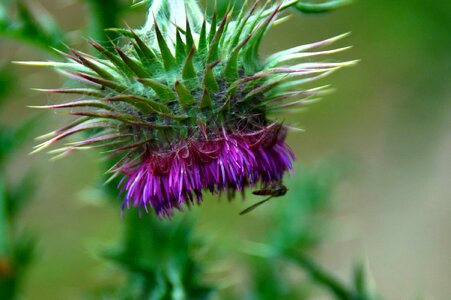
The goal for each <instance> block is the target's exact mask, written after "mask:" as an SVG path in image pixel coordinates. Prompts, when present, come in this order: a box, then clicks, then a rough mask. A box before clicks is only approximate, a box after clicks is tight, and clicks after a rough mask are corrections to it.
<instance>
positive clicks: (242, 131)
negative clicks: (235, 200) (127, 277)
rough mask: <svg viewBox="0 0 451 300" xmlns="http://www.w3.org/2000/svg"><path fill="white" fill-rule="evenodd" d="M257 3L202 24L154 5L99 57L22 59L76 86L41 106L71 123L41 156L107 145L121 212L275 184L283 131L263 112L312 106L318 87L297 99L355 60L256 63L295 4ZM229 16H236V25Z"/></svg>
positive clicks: (185, 10) (291, 58)
mask: <svg viewBox="0 0 451 300" xmlns="http://www.w3.org/2000/svg"><path fill="white" fill-rule="evenodd" d="M258 2H259V1H255V2H254V3H251V4H250V5H246V4H245V5H244V6H243V7H246V8H247V9H239V10H238V9H234V8H231V9H229V10H228V11H227V12H226V13H225V15H224V17H223V18H221V19H218V17H217V14H216V13H214V14H213V16H212V17H211V18H207V17H205V16H204V14H202V13H201V12H200V9H199V6H198V5H197V3H196V2H195V1H186V2H185V1H180V0H176V1H167V0H166V1H165V0H160V1H153V2H152V4H151V7H150V10H149V15H148V21H147V23H146V25H145V26H144V27H143V28H142V29H140V30H136V31H134V30H131V29H128V30H125V29H120V30H119V29H118V30H116V32H117V33H119V34H121V35H122V38H121V39H120V41H119V42H118V43H116V44H115V43H112V46H111V47H104V46H102V45H100V44H99V43H97V42H95V41H89V43H90V44H91V45H92V47H94V48H95V49H96V50H97V51H98V52H99V56H98V57H97V56H92V55H89V54H86V53H83V52H80V51H76V50H72V49H69V50H70V52H71V54H67V53H62V52H61V54H62V55H63V56H64V57H65V58H67V59H68V60H69V61H68V62H46V63H36V62H28V64H31V65H47V66H52V67H55V68H57V69H58V70H59V71H60V73H62V74H63V75H65V76H67V77H69V78H71V79H74V80H77V81H78V82H80V83H81V84H82V87H80V88H69V89H55V90H47V91H49V92H51V93H63V94H77V95H82V98H81V99H78V100H76V101H72V102H67V103H63V104H56V105H48V106H45V108H52V109H68V108H69V109H71V111H70V112H69V114H71V115H73V116H77V118H76V119H75V120H73V121H72V122H71V123H70V124H68V125H67V126H65V127H63V128H60V129H58V130H56V131H53V132H51V133H50V134H48V135H45V136H44V138H46V139H47V141H45V142H44V143H42V144H40V145H38V146H37V147H36V150H35V151H40V150H42V149H45V148H47V147H48V146H51V145H53V144H54V143H56V142H58V141H59V140H61V139H63V138H66V137H68V136H70V135H73V134H76V133H80V132H87V133H88V134H87V135H84V137H85V139H82V140H80V141H78V142H72V143H68V144H66V146H65V147H63V148H60V149H57V150H53V151H51V153H53V154H56V155H57V157H61V156H64V155H66V154H68V153H71V152H73V151H75V150H84V149H96V148H106V149H107V150H108V152H109V153H110V154H111V155H113V156H118V157H119V159H118V161H117V163H116V164H114V166H113V167H112V168H111V170H110V172H112V174H113V176H118V175H120V176H122V177H123V178H122V180H121V181H120V185H119V188H120V189H121V190H122V192H123V193H124V194H125V196H124V201H123V206H127V207H128V206H134V207H138V208H144V209H145V210H146V211H148V210H149V208H151V209H153V210H154V211H155V212H156V214H157V215H159V216H170V215H171V214H172V211H173V209H174V208H178V209H180V208H181V207H182V206H183V205H184V204H186V205H191V204H192V203H194V202H196V201H197V202H198V203H200V202H201V200H202V193H203V191H205V190H209V191H210V192H211V193H214V194H221V193H222V192H227V194H228V196H229V198H232V197H233V196H234V194H235V192H236V191H243V189H244V188H245V187H248V186H256V185H261V186H263V187H267V186H270V185H271V184H274V183H276V182H280V181H281V180H282V177H283V176H284V173H286V172H287V171H288V170H290V169H291V168H292V161H293V160H294V159H295V156H294V154H293V153H292V151H291V150H290V149H289V147H288V146H287V145H286V144H285V137H286V132H287V127H286V126H284V125H282V124H281V123H280V122H279V121H271V120H270V119H268V114H271V113H280V112H284V111H288V110H292V109H293V108H296V107H298V106H304V105H306V104H308V103H310V102H313V101H315V99H317V97H318V96H320V95H321V94H322V93H324V91H325V90H324V88H316V89H309V90H301V89H300V88H299V85H301V84H303V83H307V82H311V81H314V80H317V79H320V78H322V77H324V76H326V75H328V74H330V73H331V72H333V71H335V70H337V69H339V68H341V67H343V66H347V65H351V64H352V63H353V62H345V63H330V62H327V63H322V62H305V61H304V62H303V60H305V59H306V58H308V59H310V58H311V57H315V56H321V55H327V54H333V53H336V52H339V51H342V50H345V49H347V48H340V49H334V50H326V51H316V52H315V51H311V50H312V49H316V48H320V47H324V46H328V45H330V44H332V43H333V42H335V41H337V40H339V39H341V38H342V37H344V36H345V35H340V36H337V37H335V38H331V39H328V40H325V41H321V42H317V43H313V44H309V45H303V46H299V47H295V48H292V49H288V50H285V51H281V52H278V53H276V54H273V55H271V56H270V57H268V58H267V59H266V60H260V59H259V55H258V51H259V46H260V43H261V41H262V38H263V37H264V35H265V33H266V32H267V31H268V29H269V28H270V27H271V26H272V25H273V24H275V23H276V22H277V17H278V15H279V14H280V12H282V11H284V10H286V9H287V8H289V7H290V6H292V5H293V4H296V2H297V1H288V2H287V1H282V2H280V3H278V4H274V3H273V2H272V1H265V4H263V5H259V4H258ZM234 16H235V17H234Z"/></svg>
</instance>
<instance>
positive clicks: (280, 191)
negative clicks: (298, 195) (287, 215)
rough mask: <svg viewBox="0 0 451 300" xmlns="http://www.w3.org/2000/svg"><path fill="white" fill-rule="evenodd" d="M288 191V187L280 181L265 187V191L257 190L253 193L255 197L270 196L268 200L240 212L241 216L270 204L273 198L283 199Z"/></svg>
mask: <svg viewBox="0 0 451 300" xmlns="http://www.w3.org/2000/svg"><path fill="white" fill-rule="evenodd" d="M287 191H288V189H287V187H286V186H285V185H284V184H283V183H282V181H278V182H273V183H271V184H269V185H267V186H265V187H264V188H263V189H261V190H257V191H253V192H252V194H254V195H259V196H269V197H268V198H266V199H264V200H262V201H260V202H257V203H255V204H253V205H251V206H249V207H248V208H246V209H245V210H243V211H242V212H240V215H245V214H247V213H249V212H251V211H253V210H254V209H256V208H257V207H259V206H260V205H262V204H263V203H266V202H268V201H269V200H271V199H272V198H276V197H281V196H284V195H285V194H286V193H287Z"/></svg>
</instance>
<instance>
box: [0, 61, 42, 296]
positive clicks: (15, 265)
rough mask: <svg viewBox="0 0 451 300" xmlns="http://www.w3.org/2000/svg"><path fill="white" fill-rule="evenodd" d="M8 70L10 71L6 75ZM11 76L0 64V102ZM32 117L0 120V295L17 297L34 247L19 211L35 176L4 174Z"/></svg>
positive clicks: (26, 134) (32, 122)
mask: <svg viewBox="0 0 451 300" xmlns="http://www.w3.org/2000/svg"><path fill="white" fill-rule="evenodd" d="M7 74H10V75H9V76H8V75H7ZM13 83H14V77H13V75H12V73H10V72H9V70H8V69H5V68H0V106H1V104H4V103H5V99H6V96H7V95H8V94H9V93H10V91H11V89H12V87H13ZM35 123H36V120H35V119H30V120H27V121H25V122H23V123H21V124H18V125H15V127H11V126H7V125H6V124H0V299H2V300H3V299H4V300H10V299H18V298H19V296H20V293H21V288H22V284H23V282H24V279H25V276H26V271H27V270H28V268H29V266H30V264H31V262H32V259H33V256H34V250H35V240H34V237H32V236H31V235H29V234H28V233H24V232H21V231H20V230H19V229H18V218H17V217H18V214H19V213H20V212H21V211H22V210H23V208H24V207H25V205H26V204H27V203H28V202H29V200H30V199H31V198H32V197H31V196H32V192H33V190H34V187H35V186H34V183H35V181H34V176H33V175H32V174H31V173H28V174H26V175H25V176H24V177H23V178H22V179H20V180H19V182H17V183H11V182H10V180H8V178H7V175H6V167H7V163H8V159H9V158H10V157H11V155H12V154H13V153H14V151H15V150H17V149H18V148H19V147H20V146H21V145H23V143H24V142H25V141H27V140H28V139H29V138H30V136H31V135H32V133H33V128H34V125H35Z"/></svg>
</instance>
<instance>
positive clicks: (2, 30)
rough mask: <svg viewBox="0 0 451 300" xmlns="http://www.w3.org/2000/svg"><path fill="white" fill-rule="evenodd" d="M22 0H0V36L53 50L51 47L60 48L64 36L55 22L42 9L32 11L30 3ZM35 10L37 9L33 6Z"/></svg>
mask: <svg viewBox="0 0 451 300" xmlns="http://www.w3.org/2000/svg"><path fill="white" fill-rule="evenodd" d="M32 3H33V2H31V1H30V2H25V1H24V0H17V1H11V0H4V1H2V2H0V36H4V37H8V38H10V39H13V40H17V41H22V42H25V43H29V44H32V45H34V46H37V47H40V48H41V49H43V50H46V51H53V50H51V47H54V48H57V49H61V48H62V47H63V44H64V41H65V36H64V32H63V31H62V29H61V28H60V27H59V25H58V24H57V22H56V21H55V20H54V19H53V18H52V17H51V16H50V15H49V14H47V13H46V12H44V11H43V10H42V9H41V10H40V11H38V12H33V11H32V9H31V8H30V4H32ZM35 10H38V8H37V7H35Z"/></svg>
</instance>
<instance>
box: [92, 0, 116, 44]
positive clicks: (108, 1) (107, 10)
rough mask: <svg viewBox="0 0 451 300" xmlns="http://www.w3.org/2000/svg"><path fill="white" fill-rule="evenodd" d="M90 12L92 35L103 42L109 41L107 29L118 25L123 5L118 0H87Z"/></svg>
mask: <svg viewBox="0 0 451 300" xmlns="http://www.w3.org/2000/svg"><path fill="white" fill-rule="evenodd" d="M86 2H87V4H88V13H89V22H90V24H89V27H90V34H91V37H92V38H93V39H95V40H97V41H101V43H102V44H104V45H105V44H106V43H107V40H108V39H107V38H106V37H105V29H107V28H115V27H117V25H118V19H119V13H120V10H121V5H120V3H119V1H118V0H86Z"/></svg>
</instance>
